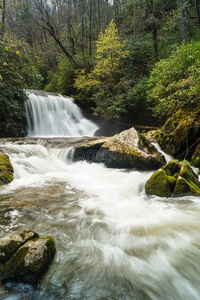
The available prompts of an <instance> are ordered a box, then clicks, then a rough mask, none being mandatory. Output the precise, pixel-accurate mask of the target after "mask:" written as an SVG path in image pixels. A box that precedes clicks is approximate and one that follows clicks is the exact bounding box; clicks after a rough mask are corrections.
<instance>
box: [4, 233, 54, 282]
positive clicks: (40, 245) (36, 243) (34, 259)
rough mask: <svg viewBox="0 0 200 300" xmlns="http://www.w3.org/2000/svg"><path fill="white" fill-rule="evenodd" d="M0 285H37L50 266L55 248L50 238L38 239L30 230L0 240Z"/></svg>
mask: <svg viewBox="0 0 200 300" xmlns="http://www.w3.org/2000/svg"><path fill="white" fill-rule="evenodd" d="M0 242H1V247H2V250H1V258H2V257H3V259H2V262H3V265H2V266H1V268H0V279H1V283H3V284H4V283H6V282H23V283H29V284H33V285H35V284H37V283H38V281H39V280H40V278H41V277H42V275H43V274H44V273H45V272H46V270H47V269H48V267H49V265H50V264H51V262H52V260H53V258H54V255H55V252H56V248H55V243H54V240H53V238H52V237H46V238H39V235H38V234H37V233H35V232H33V231H30V230H23V231H21V232H16V233H14V234H11V235H9V236H6V237H4V238H1V240H0ZM4 253H5V255H4Z"/></svg>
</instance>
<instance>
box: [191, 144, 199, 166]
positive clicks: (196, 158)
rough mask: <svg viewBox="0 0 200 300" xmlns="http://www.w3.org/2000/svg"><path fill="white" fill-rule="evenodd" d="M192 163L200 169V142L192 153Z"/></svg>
mask: <svg viewBox="0 0 200 300" xmlns="http://www.w3.org/2000/svg"><path fill="white" fill-rule="evenodd" d="M191 164H192V165H193V166H194V167H196V168H199V169H200V143H199V144H198V145H197V147H196V149H195V151H194V153H193V155H192V159H191Z"/></svg>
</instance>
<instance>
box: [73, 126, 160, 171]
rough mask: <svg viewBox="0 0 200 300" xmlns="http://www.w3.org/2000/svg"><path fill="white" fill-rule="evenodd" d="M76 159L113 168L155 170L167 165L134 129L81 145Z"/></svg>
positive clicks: (76, 152)
mask: <svg viewBox="0 0 200 300" xmlns="http://www.w3.org/2000/svg"><path fill="white" fill-rule="evenodd" d="M74 157H75V160H78V159H79V160H83V159H86V160H90V161H93V162H99V163H104V164H105V165H106V166H107V167H111V168H136V169H143V170H155V169H157V168H159V167H161V166H162V165H164V164H165V158H164V156H163V155H162V154H161V153H159V152H158V151H157V150H156V148H155V147H154V146H153V145H152V144H151V143H150V142H149V141H148V140H147V139H146V138H145V137H144V136H143V135H140V134H138V133H137V131H136V130H135V129H134V128H131V129H128V130H125V131H122V132H121V133H119V134H116V135H114V136H113V137H111V138H102V139H98V140H96V141H94V140H93V141H90V142H87V143H83V144H80V145H79V146H78V147H75V151H74Z"/></svg>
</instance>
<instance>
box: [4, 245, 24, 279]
mask: <svg viewBox="0 0 200 300" xmlns="http://www.w3.org/2000/svg"><path fill="white" fill-rule="evenodd" d="M28 250H29V248H28V247H23V248H21V249H19V250H18V251H17V252H16V253H15V254H14V255H13V256H12V257H11V258H10V259H9V260H8V261H7V262H6V263H5V265H4V266H3V268H2V271H1V274H0V278H1V281H2V282H3V283H4V282H5V281H12V280H13V279H15V281H21V279H22V278H23V277H24V263H23V261H24V257H25V256H26V255H27V253H28ZM16 274H17V276H16Z"/></svg>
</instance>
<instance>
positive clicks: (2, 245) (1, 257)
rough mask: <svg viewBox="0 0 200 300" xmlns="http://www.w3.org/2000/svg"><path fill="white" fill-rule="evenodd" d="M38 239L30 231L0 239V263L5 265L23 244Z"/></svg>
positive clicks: (25, 230)
mask: <svg viewBox="0 0 200 300" xmlns="http://www.w3.org/2000/svg"><path fill="white" fill-rule="evenodd" d="M37 237H39V235H38V234H37V233H36V232H33V231H32V230H27V229H24V230H21V231H17V232H15V233H11V234H9V235H7V236H5V237H2V238H0V263H5V262H6V261H8V259H9V258H10V257H11V255H12V254H13V253H15V252H16V251H17V250H18V249H19V248H20V247H21V246H22V245H23V244H25V243H26V242H27V241H29V240H31V239H35V238H37Z"/></svg>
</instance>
